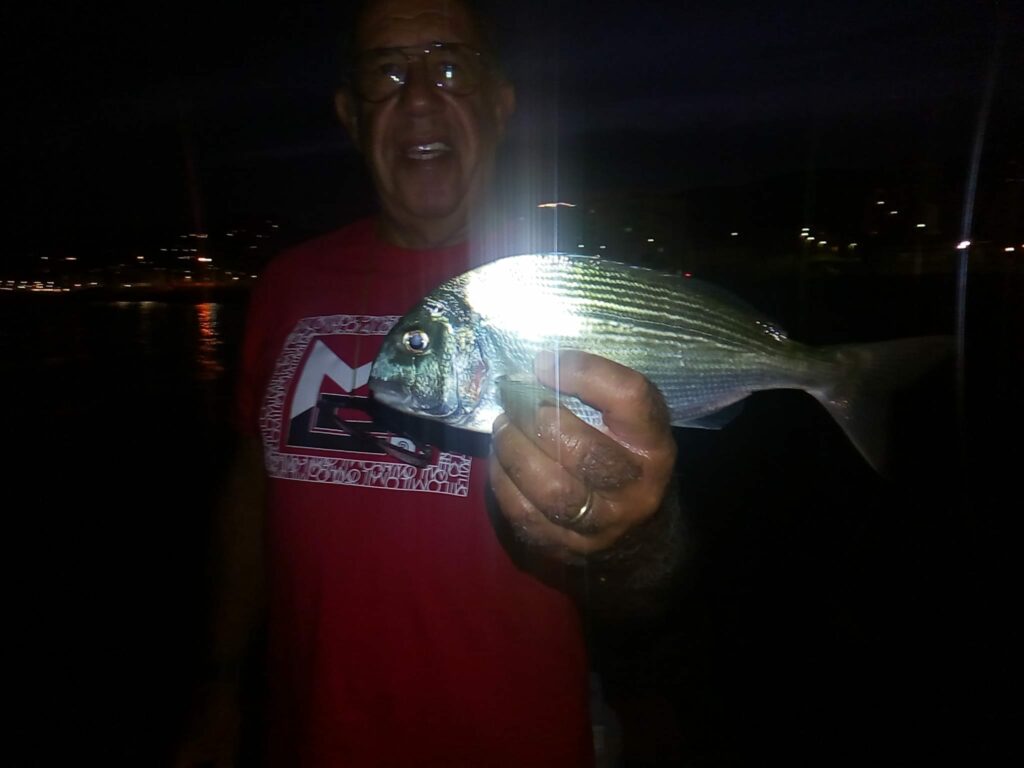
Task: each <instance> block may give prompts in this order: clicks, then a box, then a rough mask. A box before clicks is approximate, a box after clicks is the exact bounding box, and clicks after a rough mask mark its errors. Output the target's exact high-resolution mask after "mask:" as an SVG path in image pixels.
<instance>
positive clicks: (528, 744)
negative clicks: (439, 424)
mask: <svg viewBox="0 0 1024 768" xmlns="http://www.w3.org/2000/svg"><path fill="white" fill-rule="evenodd" d="M468 260H469V257H468V253H467V248H466V247H465V246H457V247H453V248H447V249H441V250H431V251H419V250H410V249H403V248H397V247H395V246H391V245H388V244H386V243H383V242H381V241H380V240H379V239H378V238H377V237H376V235H375V232H374V227H373V224H372V222H370V221H363V222H359V223H357V224H354V225H351V226H349V227H347V228H345V229H343V230H340V231H338V232H336V233H333V234H330V235H328V236H326V237H322V238H320V239H317V240H314V241H311V242H309V243H306V244H304V245H301V246H299V247H297V248H294V249H292V250H291V251H289V252H287V253H285V254H283V255H282V256H280V257H279V258H278V259H276V260H275V261H274V262H273V263H272V264H271V265H270V266H269V267H268V269H267V270H266V271H265V273H264V274H263V275H262V276H261V278H260V281H259V283H258V287H257V288H256V289H255V291H254V293H253V296H252V304H251V308H250V316H249V324H248V329H247V333H246V339H245V344H244V347H243V368H242V376H241V381H240V390H239V415H240V419H241V424H242V429H243V431H245V432H246V433H247V434H249V435H251V436H254V437H258V438H259V439H261V440H262V442H263V445H264V451H265V459H266V468H267V472H268V475H269V477H270V482H269V494H268V518H267V520H268V523H267V524H268V531H267V534H268V535H267V546H268V569H269V671H268V674H269V681H270V710H269V713H268V721H269V722H268V732H269V746H268V756H269V757H270V760H271V763H272V764H273V765H287V766H364V765H375V766H377V765H418V766H422V765H445V766H460V765H467V766H517V767H521V766H545V765H551V766H555V765H557V766H559V767H560V768H565V767H566V766H576V765H589V764H591V762H592V759H593V757H592V741H591V732H590V722H589V713H588V709H587V701H588V668H587V659H586V654H585V649H584V643H583V637H582V628H581V624H580V619H579V616H578V613H577V611H576V609H575V607H574V606H573V604H572V602H571V600H570V599H569V598H568V597H567V596H566V595H565V594H563V593H562V592H560V591H558V590H556V589H553V588H551V587H549V586H546V585H545V584H544V583H542V582H541V581H539V580H537V579H536V578H534V577H533V576H531V575H529V574H527V573H526V572H524V571H522V570H520V569H518V568H517V567H516V566H515V565H514V564H513V562H512V561H511V559H510V558H509V556H508V554H507V553H506V551H505V550H504V549H503V548H502V546H501V544H500V543H499V541H498V538H497V536H496V534H495V532H494V529H493V527H492V525H491V522H490V520H489V517H488V514H487V511H486V508H485V504H484V490H485V487H486V483H487V467H486V460H484V459H478V458H471V457H468V456H464V455H460V454H456V453H440V455H438V456H437V457H436V459H435V460H434V462H433V463H431V464H430V465H428V466H426V467H422V468H417V467H415V466H412V465H410V464H407V463H404V462H401V461H399V460H396V459H394V458H391V457H390V456H388V455H386V454H384V453H383V452H381V451H380V450H379V449H377V448H375V447H374V446H373V445H372V444H367V443H366V442H365V441H364V440H360V439H359V438H358V437H354V436H352V435H351V434H347V433H346V432H345V431H344V430H342V429H339V428H338V425H337V422H336V421H335V420H334V415H335V414H337V415H341V416H342V417H343V418H345V419H347V420H350V421H358V420H360V419H362V420H364V421H365V420H366V419H367V418H369V417H367V416H365V414H363V413H362V412H361V411H360V407H359V401H360V399H362V398H365V397H366V396H367V394H368V390H367V385H366V383H367V380H368V376H369V369H370V364H371V363H372V362H373V359H374V356H375V355H376V353H377V350H378V348H379V347H380V344H381V341H382V340H383V337H384V334H385V333H386V332H387V331H388V329H389V328H390V327H391V326H392V325H393V324H394V322H395V321H396V320H397V319H398V317H399V316H400V315H402V314H403V313H404V312H406V311H407V310H409V309H410V308H411V307H412V305H413V304H415V303H416V301H418V300H419V299H420V298H422V297H423V295H425V294H426V293H427V292H429V291H430V290H431V289H432V288H434V287H435V286H436V285H437V284H439V283H440V282H442V281H443V280H445V279H447V278H448V277H450V276H452V275H454V274H457V273H459V272H461V271H463V270H464V269H465V268H466V267H467V264H468Z"/></svg>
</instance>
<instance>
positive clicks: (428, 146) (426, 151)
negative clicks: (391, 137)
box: [405, 141, 452, 160]
mask: <svg viewBox="0 0 1024 768" xmlns="http://www.w3.org/2000/svg"><path fill="white" fill-rule="evenodd" d="M451 151H452V148H451V147H450V146H448V145H447V144H445V143H444V142H443V141H431V142H428V143H425V144H413V145H412V146H411V147H409V148H408V149H406V151H405V156H406V157H408V158H409V159H411V160H434V159H436V158H438V157H441V156H442V155H446V154H448V153H449V152H451Z"/></svg>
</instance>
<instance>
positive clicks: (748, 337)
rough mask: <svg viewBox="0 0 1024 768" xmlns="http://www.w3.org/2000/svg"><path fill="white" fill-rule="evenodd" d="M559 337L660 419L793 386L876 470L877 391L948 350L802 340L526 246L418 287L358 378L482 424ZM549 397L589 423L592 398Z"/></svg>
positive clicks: (614, 268)
mask: <svg viewBox="0 0 1024 768" xmlns="http://www.w3.org/2000/svg"><path fill="white" fill-rule="evenodd" d="M561 349H577V350H583V351H585V352H591V353H594V354H596V355H600V356H602V357H606V358H609V359H611V360H614V361H616V362H618V363H621V364H622V365H625V366H627V367H629V368H632V369H634V370H637V371H639V372H640V373H642V374H644V375H645V376H646V377H647V378H648V379H650V380H651V381H652V382H653V383H654V384H655V385H656V386H657V387H658V389H659V390H660V391H661V393H662V394H663V395H664V397H665V400H666V402H667V404H668V406H669V409H670V411H671V417H672V424H673V425H674V426H681V427H702V428H718V427H720V426H721V425H722V424H723V423H724V422H725V421H727V420H728V415H729V412H730V411H731V410H732V409H729V408H728V407H729V406H731V405H733V404H734V403H737V402H739V401H740V400H742V399H743V398H745V397H747V396H748V395H750V394H751V393H753V392H756V391H759V390H766V389H802V390H805V391H807V392H809V393H810V394H811V395H813V396H814V397H815V398H816V399H817V400H818V401H819V402H820V403H821V404H822V405H824V406H825V408H827V409H828V411H829V412H830V413H831V414H832V416H833V417H834V418H835V420H836V421H837V422H838V423H839V425H840V426H841V427H842V429H843V430H844V431H845V433H846V434H847V436H848V437H849V438H850V440H851V441H852V442H853V444H854V445H855V446H856V447H857V448H858V449H859V450H860V452H861V454H862V455H863V456H864V457H865V459H866V460H867V461H868V462H869V463H870V464H871V465H872V466H873V467H875V468H876V469H877V468H880V467H881V465H882V463H883V461H884V455H885V435H884V431H885V430H884V419H883V418H882V415H883V414H884V411H885V400H886V399H887V398H886V395H887V393H888V392H890V391H891V390H893V389H895V388H898V387H899V386H901V385H905V384H907V383H909V382H910V381H912V380H913V379H914V378H915V377H916V376H917V375H919V374H921V373H922V372H924V371H925V370H926V369H927V368H928V367H930V366H931V365H932V364H933V363H934V362H936V361H937V360H938V359H940V358H941V357H943V356H944V355H946V354H948V353H949V352H950V351H951V350H952V342H951V340H950V339H949V338H948V337H941V336H935V337H921V338H911V339H899V340H895V341H887V342H878V343H870V344H850V345H841V346H828V347H811V346H807V345H804V344H801V343H799V342H797V341H794V340H792V339H790V338H789V337H788V336H787V335H786V333H785V331H783V330H782V329H781V328H780V327H779V326H778V325H777V324H776V323H774V322H772V321H771V320H770V319H769V318H767V317H764V316H763V315H761V314H760V313H759V312H757V311H756V310H754V309H752V308H751V307H748V306H747V305H746V304H744V303H743V302H742V301H740V300H739V299H736V298H734V297H732V296H731V295H729V294H728V293H727V292H725V291H724V290H722V289H720V288H717V287H715V286H713V285H710V284H708V283H703V282H701V281H698V280H693V279H688V278H683V277H677V276H674V275H669V274H664V273H661V272H656V271H654V270H650V269H645V268H641V267H634V266H629V265H625V264H619V263H615V262H611V261H606V260H604V259H598V258H594V257H587V256H576V255H572V256H570V255H566V254H555V253H549V254H530V255H522V256H509V257H507V258H503V259H499V260H497V261H492V262H490V263H488V264H485V265H483V266H480V267H477V268H476V269H472V270H470V271H468V272H465V273H463V274H461V275H458V276H457V277H454V278H452V279H450V280H448V281H447V282H445V283H443V284H442V285H440V286H439V287H438V288H436V289H435V290H434V291H432V292H431V293H430V294H428V295H427V296H426V297H425V298H424V299H423V300H422V301H421V302H420V303H419V304H417V305H416V307H414V308H413V309H412V311H410V312H409V313H408V314H407V315H405V316H404V317H403V318H401V320H399V321H398V322H397V323H396V324H395V326H394V327H393V328H392V329H391V331H390V332H389V334H388V336H387V337H386V338H385V339H384V343H383V346H382V347H381V350H380V352H379V354H378V355H377V358H376V360H375V361H374V363H373V368H372V370H371V372H370V388H371V390H372V391H373V393H374V397H375V398H376V399H377V400H379V401H381V402H383V403H384V404H385V405H388V406H391V407H393V408H396V409H398V410H400V411H403V412H406V413H411V414H417V415H421V416H425V417H428V418H432V419H438V420H441V421H443V422H445V423H447V424H449V425H451V426H454V427H459V428H463V429H469V430H473V431H476V432H490V431H491V425H492V423H493V422H494V419H495V418H496V417H497V416H498V414H500V413H501V412H502V410H503V409H502V393H503V390H506V389H507V387H508V386H509V384H510V383H511V384H516V385H518V384H522V385H524V386H530V385H529V383H528V382H531V381H533V361H534V358H535V356H536V355H537V353H538V352H540V351H542V350H550V351H558V350H561ZM533 386H534V387H536V386H537V385H533ZM506 396H507V395H506ZM556 396H558V395H557V394H556ZM558 397H559V398H560V400H559V402H560V403H561V404H563V405H565V406H566V407H568V408H569V409H570V410H572V411H573V412H575V413H577V415H580V416H581V417H582V418H584V419H585V420H586V421H588V422H589V423H592V424H600V414H599V413H598V412H597V411H595V410H594V409H592V408H590V407H589V406H587V405H585V404H583V403H580V402H579V401H578V400H576V399H575V398H572V397H569V396H566V395H560V396H558ZM723 409H726V410H724V411H723Z"/></svg>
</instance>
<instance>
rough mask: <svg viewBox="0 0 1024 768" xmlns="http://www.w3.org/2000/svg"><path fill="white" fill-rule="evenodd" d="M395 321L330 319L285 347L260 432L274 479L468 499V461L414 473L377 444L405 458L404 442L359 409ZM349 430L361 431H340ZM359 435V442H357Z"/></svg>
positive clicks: (300, 330)
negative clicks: (379, 351)
mask: <svg viewBox="0 0 1024 768" xmlns="http://www.w3.org/2000/svg"><path fill="white" fill-rule="evenodd" d="M398 319H399V318H398V316H397V315H388V316H383V317H374V316H367V315H331V316H329V317H308V318H304V319H303V320H300V321H299V322H298V323H297V324H296V326H295V328H294V329H293V330H292V332H291V333H290V334H289V335H288V337H287V339H286V340H285V343H284V346H283V348H282V350H281V354H280V355H279V357H278V359H277V366H276V368H275V369H274V373H273V375H272V376H271V378H270V383H269V384H268V386H267V393H266V397H265V399H264V401H263V407H262V410H261V412H260V431H261V434H262V435H263V442H264V445H265V447H266V452H265V455H266V462H267V471H268V473H269V474H270V476H271V477H276V478H281V479H288V480H298V481H305V482H314V483H334V484H339V485H359V486H366V487H374V488H386V489H391V490H401V491H418V492H428V493H442V494H449V495H452V496H467V495H468V494H469V474H470V465H471V461H472V460H471V459H470V457H468V456H463V455H462V454H458V453H444V452H442V453H439V455H438V457H437V460H436V462H434V463H432V464H430V465H429V466H426V467H415V466H412V465H411V464H408V463H405V462H403V461H400V460H398V459H395V458H392V457H391V456H389V455H387V454H386V453H385V452H384V450H383V449H382V448H381V447H380V445H379V444H378V443H377V442H376V440H374V439H371V438H369V437H367V436H366V433H368V434H370V435H373V436H374V437H382V438H384V439H385V440H389V441H391V443H392V444H393V445H397V446H398V447H400V448H404V449H406V450H413V451H415V450H416V449H417V446H415V445H414V444H413V443H412V442H411V441H410V440H409V439H408V438H404V437H394V436H390V435H389V434H388V432H387V430H386V429H382V428H376V426H375V425H374V423H373V421H372V419H371V417H370V416H369V415H368V414H367V413H366V410H365V408H364V405H365V401H366V399H367V397H368V396H369V389H368V387H367V382H368V381H369V379H370V366H371V365H372V361H373V357H374V355H375V353H376V350H377V348H378V346H379V339H372V338H370V337H383V336H385V335H386V334H387V332H388V331H389V330H391V326H393V325H394V324H395V323H396V322H397V321H398ZM339 418H340V419H341V420H343V421H344V422H345V423H349V424H353V425H355V426H357V427H358V428H359V431H354V430H351V429H348V430H347V429H345V428H344V427H343V426H342V424H340V423H339V421H338V420H339ZM361 433H363V434H361Z"/></svg>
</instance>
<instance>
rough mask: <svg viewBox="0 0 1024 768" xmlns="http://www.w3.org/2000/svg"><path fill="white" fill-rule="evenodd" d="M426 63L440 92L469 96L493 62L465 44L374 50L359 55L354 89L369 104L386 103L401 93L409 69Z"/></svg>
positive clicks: (354, 73) (354, 71) (429, 73)
mask: <svg viewBox="0 0 1024 768" xmlns="http://www.w3.org/2000/svg"><path fill="white" fill-rule="evenodd" d="M413 61H421V62H423V65H424V68H425V70H426V73H427V76H428V77H429V78H430V81H431V82H433V84H434V85H435V86H437V87H438V88H440V89H442V90H445V91H448V92H449V93H452V94H454V95H456V96H468V95H469V94H471V93H472V92H473V91H475V90H476V89H477V88H478V87H480V81H481V80H482V79H483V76H484V72H486V71H487V69H488V68H489V66H490V62H489V61H488V60H487V58H486V57H485V56H484V54H483V53H481V52H480V51H478V50H476V49H475V48H470V47H469V46H468V45H463V44H462V43H428V44H427V45H415V46H408V47H404V48H371V49H370V50H367V51H360V52H359V53H358V54H356V61H355V67H354V68H353V72H352V74H353V86H354V87H355V91H356V93H357V94H359V96H360V97H361V98H363V99H364V100H366V101H384V100H385V99H388V98H390V97H391V96H393V95H394V94H396V93H398V91H400V90H401V89H402V87H403V86H404V85H405V83H406V82H407V80H408V77H409V65H410V64H411V63H412V62H413Z"/></svg>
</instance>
